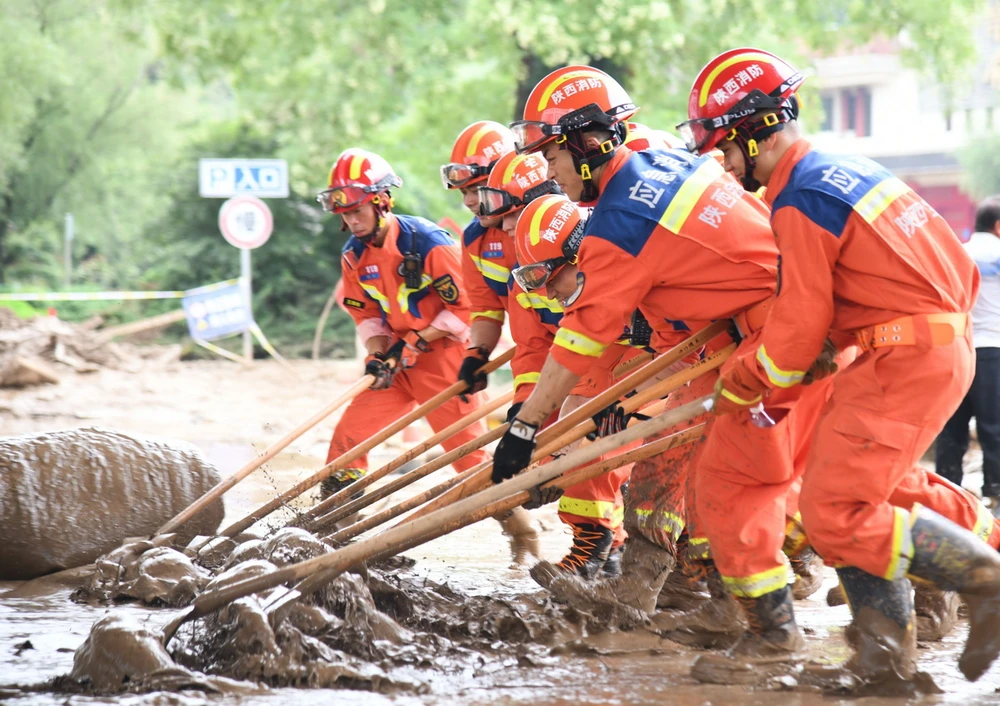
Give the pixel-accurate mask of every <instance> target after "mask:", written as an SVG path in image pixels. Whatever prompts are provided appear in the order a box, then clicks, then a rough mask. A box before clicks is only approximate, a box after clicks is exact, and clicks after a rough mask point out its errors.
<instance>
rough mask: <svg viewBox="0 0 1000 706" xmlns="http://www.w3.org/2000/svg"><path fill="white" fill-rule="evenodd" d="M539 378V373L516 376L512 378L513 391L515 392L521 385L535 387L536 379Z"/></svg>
mask: <svg viewBox="0 0 1000 706" xmlns="http://www.w3.org/2000/svg"><path fill="white" fill-rule="evenodd" d="M541 376H542V374H541V373H521V374H520V375H516V376H514V389H515V390H516V389H517V388H519V387H520V386H521V385H537V384H538V379H539V378H540V377H541Z"/></svg>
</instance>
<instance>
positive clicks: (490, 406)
mask: <svg viewBox="0 0 1000 706" xmlns="http://www.w3.org/2000/svg"><path fill="white" fill-rule="evenodd" d="M513 398H514V391H513V390H511V391H510V392H508V393H506V394H504V395H501V396H500V397H498V398H497V399H495V400H490V401H489V402H487V403H486V404H484V405H480V406H479V407H477V408H476V409H475V410H473V411H472V412H470V413H469V414H467V415H465V416H464V417H462V418H461V419H459V420H458V421H457V422H455V423H453V424H450V425H448V426H447V427H445V428H444V429H442V430H441V431H439V432H438V433H436V434H434V435H433V436H431V437H430V438H428V439H426V440H424V441H422V442H420V443H419V444H417V445H416V446H414V447H413V448H412V449H409V450H408V451H406V452H404V453H402V454H400V455H399V456H397V457H396V458H394V459H393V460H391V461H389V463H387V464H385V465H384V466H382V467H381V468H379V469H377V470H374V471H371V472H369V473H368V474H367V475H366V476H364V477H363V478H359V479H358V480H357V481H355V482H354V483H351V485H350V486H348V487H346V488H341V489H340V490H338V491H337V492H336V493H334V494H333V495H331V496H330V497H328V498H326V499H325V500H323V501H322V502H320V503H318V504H316V505H313V506H312V507H311V508H310V509H309V510H308V511H307V512H305V513H303V515H302V516H301V517H300V518H298V519H297V520H296V523H297V524H300V525H302V526H303V527H305V528H306V529H308V530H310V531H312V529H313V528H312V524H311V522H312V521H313V520H315V519H316V518H317V517H320V516H322V515H324V513H329V512H330V511H331V510H335V509H336V508H337V507H338V506H339V505H342V504H344V503H345V502H347V501H348V499H349V498H350V496H352V495H354V494H355V493H357V492H358V491H361V490H364V489H365V488H367V487H368V486H369V485H371V484H372V483H374V482H375V481H377V480H381V479H382V478H384V477H385V476H387V475H389V474H390V473H392V472H393V471H395V470H396V469H397V468H399V467H400V466H402V465H404V464H406V463H409V462H410V461H412V460H413V459H415V458H417V457H418V456H420V454H422V453H424V452H426V451H428V450H430V449H432V448H434V447H435V446H437V445H438V444H440V443H441V442H442V441H446V440H448V439H450V438H451V437H452V436H454V435H455V434H457V433H458V432H460V431H462V430H463V429H465V428H466V427H468V426H470V425H471V424H474V423H475V422H478V421H479V420H480V419H482V418H483V417H485V416H487V415H488V414H490V413H492V412H495V411H496V410H497V409H499V408H500V407H502V406H504V405H505V404H507V403H508V402H510V401H511V400H512V399H513ZM486 443H489V442H486ZM483 445H484V446H485V444H483ZM477 448H478V447H477ZM366 497H367V496H366ZM367 504H369V503H366V505H367ZM362 507H363V506H362ZM348 514H350V513H348Z"/></svg>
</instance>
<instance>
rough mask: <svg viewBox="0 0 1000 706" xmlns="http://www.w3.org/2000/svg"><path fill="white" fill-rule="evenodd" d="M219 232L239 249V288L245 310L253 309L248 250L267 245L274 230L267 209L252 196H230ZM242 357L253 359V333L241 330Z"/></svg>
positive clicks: (251, 274) (251, 273) (223, 207)
mask: <svg viewBox="0 0 1000 706" xmlns="http://www.w3.org/2000/svg"><path fill="white" fill-rule="evenodd" d="M219 230H221V231H222V237H223V238H225V239H226V242H228V243H229V244H230V245H233V246H235V247H237V248H239V250H240V288H241V289H242V291H243V300H244V302H246V308H247V311H249V312H252V311H253V307H252V303H253V286H252V276H253V270H252V267H251V261H250V251H251V250H253V249H254V248H259V247H260V246H261V245H263V244H264V243H266V242H267V240H268V238H270V237H271V232H272V231H273V230H274V219H273V217H272V216H271V209H270V208H268V207H267V204H266V203H264V202H263V201H261V200H260V199H259V198H257V197H256V196H234V197H233V198H231V199H228V200H227V201H225V202H224V203H223V204H222V208H220V209H219ZM243 358H244V359H245V360H246V361H247V362H248V363H249V362H250V361H251V360H253V334H252V333H251V332H250V330H249V329H246V330H244V331H243Z"/></svg>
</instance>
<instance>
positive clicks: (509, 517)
mask: <svg viewBox="0 0 1000 706" xmlns="http://www.w3.org/2000/svg"><path fill="white" fill-rule="evenodd" d="M493 519H495V520H496V521H497V522H499V523H500V528H501V529H502V530H503V533H504V534H505V535H507V539H509V540H510V555H511V562H512V564H513V565H515V566H520V565H524V564H526V563H528V557H529V556H534V557H536V558H537V557H538V556H539V555H540V550H539V546H538V528H537V526H536V525H535V521H534V519H533V518H532V517H531V513H529V512H528V511H527V510H525V509H524V508H523V507H515V508H514V509H513V510H508V511H507V512H503V513H500V514H499V515H494V518H493Z"/></svg>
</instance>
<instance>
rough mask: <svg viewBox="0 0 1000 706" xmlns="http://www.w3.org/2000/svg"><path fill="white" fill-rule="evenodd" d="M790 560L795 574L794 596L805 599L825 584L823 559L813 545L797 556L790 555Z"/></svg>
mask: <svg viewBox="0 0 1000 706" xmlns="http://www.w3.org/2000/svg"><path fill="white" fill-rule="evenodd" d="M788 561H789V563H790V564H791V565H792V573H794V574H795V583H794V584H793V585H792V597H793V598H794V599H795V600H797V601H804V600H805V599H806V598H808V597H809V596H811V595H812V594H814V593H816V591H818V590H819V588H820V586H822V585H823V560H822V559H820V558H819V554H817V553H816V552H814V551H813V549H812V547H806V548H805V549H803V550H802V551H800V552H799V553H798V554H796V555H795V556H790V557H788Z"/></svg>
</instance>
